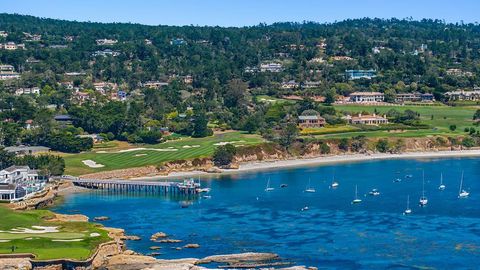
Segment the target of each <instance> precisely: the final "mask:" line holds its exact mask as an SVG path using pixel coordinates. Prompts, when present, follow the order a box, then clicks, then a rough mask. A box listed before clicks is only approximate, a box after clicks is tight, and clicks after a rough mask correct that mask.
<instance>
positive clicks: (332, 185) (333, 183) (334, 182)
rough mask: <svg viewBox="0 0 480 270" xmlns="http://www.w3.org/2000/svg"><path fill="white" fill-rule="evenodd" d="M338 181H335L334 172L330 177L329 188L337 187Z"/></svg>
mask: <svg viewBox="0 0 480 270" xmlns="http://www.w3.org/2000/svg"><path fill="white" fill-rule="evenodd" d="M338 185H339V184H338V182H337V181H335V174H333V179H332V184H331V185H330V187H331V188H337V187H338Z"/></svg>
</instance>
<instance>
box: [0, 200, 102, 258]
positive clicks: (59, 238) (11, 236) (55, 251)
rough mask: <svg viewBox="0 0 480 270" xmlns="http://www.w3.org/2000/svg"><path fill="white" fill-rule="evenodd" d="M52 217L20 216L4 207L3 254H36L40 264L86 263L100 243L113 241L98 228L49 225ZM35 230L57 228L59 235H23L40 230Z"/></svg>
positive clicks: (39, 214) (1, 212) (31, 213)
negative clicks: (47, 261)
mask: <svg viewBox="0 0 480 270" xmlns="http://www.w3.org/2000/svg"><path fill="white" fill-rule="evenodd" d="M52 216H53V213H52V212H50V211H47V210H32V211H24V212H16V211H12V210H10V209H7V208H6V207H5V206H2V205H0V217H1V220H0V231H1V232H0V253H1V254H11V253H12V246H15V253H32V254H34V255H35V256H36V259H39V260H48V259H61V258H69V259H78V260H84V259H87V258H88V257H89V256H90V255H91V254H92V253H93V252H94V251H95V249H96V247H97V246H98V245H99V244H100V243H103V242H107V241H109V240H110V238H109V237H108V236H107V232H106V231H105V230H103V229H101V228H100V227H99V226H98V225H96V224H93V223H88V222H50V221H47V219H49V218H51V217H52ZM32 226H45V227H53V228H56V229H55V230H57V232H45V233H31V232H25V233H23V232H21V230H23V229H34V230H36V231H38V230H39V229H38V228H35V227H32ZM19 230H20V231H19ZM12 232H16V233H12ZM96 235H98V236H96Z"/></svg>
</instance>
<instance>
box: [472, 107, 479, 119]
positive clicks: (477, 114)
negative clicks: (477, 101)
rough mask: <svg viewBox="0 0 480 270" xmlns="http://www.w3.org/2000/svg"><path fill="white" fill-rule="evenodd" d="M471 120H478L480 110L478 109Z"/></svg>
mask: <svg viewBox="0 0 480 270" xmlns="http://www.w3.org/2000/svg"><path fill="white" fill-rule="evenodd" d="M473 120H480V109H478V110H477V111H476V112H475V114H474V115H473Z"/></svg>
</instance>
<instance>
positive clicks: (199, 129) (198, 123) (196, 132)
mask: <svg viewBox="0 0 480 270" xmlns="http://www.w3.org/2000/svg"><path fill="white" fill-rule="evenodd" d="M207 124H208V119H207V115H206V114H205V112H203V111H200V112H197V114H195V117H194V118H193V133H192V137H194V138H203V137H207V136H211V135H212V134H213V131H212V130H211V129H209V128H208V126H207Z"/></svg>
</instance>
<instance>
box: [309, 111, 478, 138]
mask: <svg viewBox="0 0 480 270" xmlns="http://www.w3.org/2000/svg"><path fill="white" fill-rule="evenodd" d="M478 108H480V107H473V106H472V107H449V106H445V105H438V106H395V105H392V106H374V105H366V106H364V105H335V109H336V110H337V111H343V112H349V113H352V114H356V113H361V112H369V113H373V112H374V111H375V110H376V111H377V112H378V113H380V114H384V113H386V112H388V111H389V110H391V109H395V110H397V111H405V110H412V111H415V112H418V113H419V114H420V120H421V122H422V123H423V124H427V125H429V126H430V128H429V129H419V130H405V131H402V132H392V131H390V132H389V131H382V130H376V131H352V130H348V129H347V128H346V131H347V132H335V134H324V135H321V133H319V134H320V135H318V137H325V138H345V137H352V136H357V135H365V136H367V137H424V136H431V135H445V136H458V135H463V134H465V132H464V129H465V128H467V127H468V128H470V127H472V126H473V120H472V118H473V114H474V113H475V111H476V110H477V109H478ZM450 125H456V126H457V129H456V130H455V131H451V130H450V129H449V127H450ZM346 127H348V126H346ZM337 128H338V127H337ZM325 133H328V132H325Z"/></svg>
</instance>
